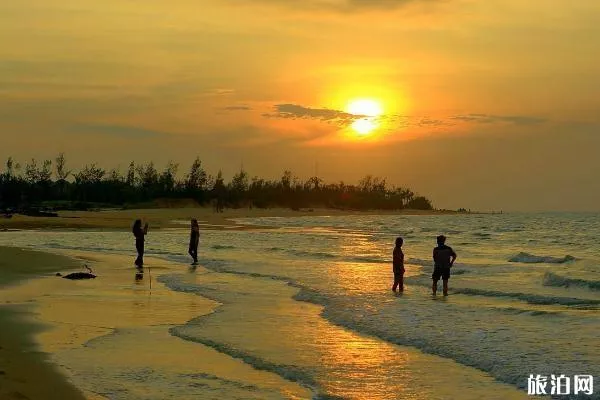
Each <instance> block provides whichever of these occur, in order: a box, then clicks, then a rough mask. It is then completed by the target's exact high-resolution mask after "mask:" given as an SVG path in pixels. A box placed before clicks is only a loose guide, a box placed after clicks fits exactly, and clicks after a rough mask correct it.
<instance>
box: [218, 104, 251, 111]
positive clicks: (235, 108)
mask: <svg viewBox="0 0 600 400" xmlns="http://www.w3.org/2000/svg"><path fill="white" fill-rule="evenodd" d="M222 110H224V111H250V110H252V107H250V106H245V105H239V106H227V107H223V108H222Z"/></svg>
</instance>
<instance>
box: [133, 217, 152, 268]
mask: <svg viewBox="0 0 600 400" xmlns="http://www.w3.org/2000/svg"><path fill="white" fill-rule="evenodd" d="M131 231H132V232H133V236H135V249H136V250H137V254H138V256H137V258H136V259H135V265H137V267H138V268H142V267H143V266H144V237H145V236H146V235H147V234H148V223H146V224H145V225H144V228H142V220H141V219H136V220H135V222H134V223H133V228H132V229H131Z"/></svg>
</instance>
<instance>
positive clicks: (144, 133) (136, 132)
mask: <svg viewBox="0 0 600 400" xmlns="http://www.w3.org/2000/svg"><path fill="white" fill-rule="evenodd" d="M67 131H69V132H72V133H92V134H99V135H108V136H119V137H122V138H154V137H160V136H166V135H168V134H167V133H165V132H159V131H154V130H151V129H145V128H140V127H136V126H125V125H104V124H80V125H73V126H71V127H69V128H67Z"/></svg>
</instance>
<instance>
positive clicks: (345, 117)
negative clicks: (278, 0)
mask: <svg viewBox="0 0 600 400" xmlns="http://www.w3.org/2000/svg"><path fill="white" fill-rule="evenodd" d="M263 116H264V117H267V118H283V119H312V120H319V121H323V122H327V123H332V124H336V125H339V126H347V125H350V124H352V123H353V122H354V121H356V120H358V119H363V118H370V119H375V120H377V121H379V122H386V123H388V124H390V125H395V126H396V127H420V128H437V127H448V126H453V125H457V124H459V123H476V124H506V123H508V124H513V125H534V124H541V123H544V122H546V121H547V120H546V119H544V118H539V117H535V116H525V115H491V114H476V113H471V114H461V115H451V116H445V117H440V118H432V117H429V116H410V115H398V114H385V115H380V116H377V117H369V116H367V115H355V114H350V113H347V112H345V111H341V110H333V109H329V108H311V107H305V106H302V105H298V104H276V105H275V106H274V107H273V112H272V113H265V114H263Z"/></svg>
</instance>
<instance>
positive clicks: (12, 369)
mask: <svg viewBox="0 0 600 400" xmlns="http://www.w3.org/2000/svg"><path fill="white" fill-rule="evenodd" d="M74 267H75V263H74V261H73V260H71V259H69V258H67V257H62V256H58V255H54V254H46V253H41V252H35V251H27V250H20V249H17V248H9V247H0V288H2V287H3V286H5V285H13V284H16V283H18V282H19V281H21V280H25V279H29V278H32V277H36V276H38V277H39V276H42V275H44V274H49V273H54V272H56V271H65V270H67V269H70V268H74ZM30 315H31V309H30V306H27V305H22V304H21V305H12V304H2V305H0V326H2V329H0V398H1V399H7V400H17V399H50V398H52V399H61V400H63V399H64V400H78V399H84V398H85V396H84V395H83V394H82V393H81V392H80V391H79V390H78V389H77V388H75V387H74V386H73V385H71V384H70V383H69V382H68V380H67V378H66V377H65V376H64V375H62V374H61V373H60V372H58V370H57V369H56V367H55V366H53V365H52V364H51V363H50V360H49V359H48V356H47V355H46V354H44V353H42V352H40V351H39V350H38V346H37V345H36V344H35V342H34V340H33V335H34V334H35V333H36V332H38V331H40V330H41V329H42V328H41V326H39V325H38V324H35V323H34V322H32V321H30V320H29V319H28V317H29V316H30Z"/></svg>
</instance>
